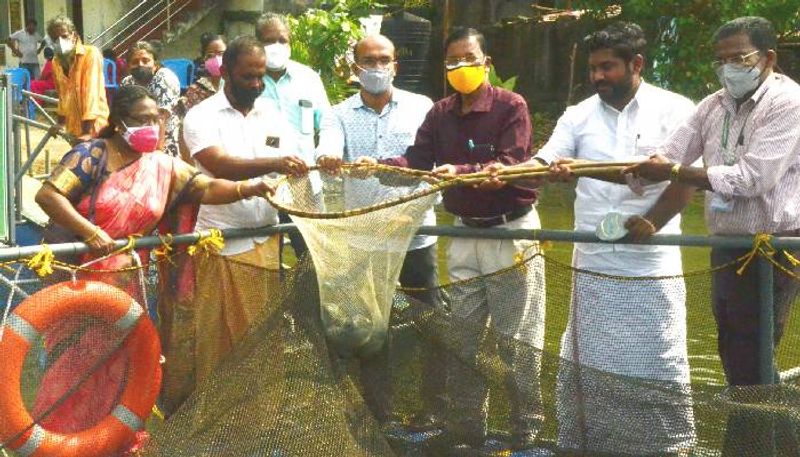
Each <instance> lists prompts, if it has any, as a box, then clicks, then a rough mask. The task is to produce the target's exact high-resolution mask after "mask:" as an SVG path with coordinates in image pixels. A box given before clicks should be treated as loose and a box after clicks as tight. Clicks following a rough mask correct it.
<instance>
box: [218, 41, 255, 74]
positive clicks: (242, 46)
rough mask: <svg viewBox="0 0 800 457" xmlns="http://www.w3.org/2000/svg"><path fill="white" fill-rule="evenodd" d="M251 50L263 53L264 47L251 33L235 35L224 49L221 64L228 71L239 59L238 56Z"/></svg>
mask: <svg viewBox="0 0 800 457" xmlns="http://www.w3.org/2000/svg"><path fill="white" fill-rule="evenodd" d="M253 52H254V53H256V54H259V53H260V54H262V55H263V54H264V47H263V46H261V42H260V41H258V40H257V39H256V37H254V36H251V35H242V36H239V37H236V39H234V40H233V41H231V42H230V43H229V44H228V48H227V49H225V53H224V54H222V65H224V66H225V68H228V71H230V69H231V68H233V67H235V66H236V63H237V62H238V61H239V56H241V55H247V54H250V53H253Z"/></svg>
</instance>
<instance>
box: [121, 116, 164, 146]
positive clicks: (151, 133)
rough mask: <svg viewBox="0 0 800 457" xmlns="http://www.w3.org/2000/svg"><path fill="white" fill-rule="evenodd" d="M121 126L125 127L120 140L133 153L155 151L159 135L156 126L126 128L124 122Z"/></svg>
mask: <svg viewBox="0 0 800 457" xmlns="http://www.w3.org/2000/svg"><path fill="white" fill-rule="evenodd" d="M122 125H123V126H124V127H125V131H124V132H122V138H123V139H124V140H125V141H126V142H127V143H128V144H129V145H130V146H131V148H133V150H134V151H136V152H139V153H146V152H153V151H155V150H156V148H157V147H158V134H159V133H160V129H159V126H158V125H143V126H141V127H128V126H127V125H125V123H124V122H123V123H122Z"/></svg>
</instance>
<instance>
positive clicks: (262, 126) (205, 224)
mask: <svg viewBox="0 0 800 457" xmlns="http://www.w3.org/2000/svg"><path fill="white" fill-rule="evenodd" d="M290 128H291V127H290V126H289V125H288V124H287V123H286V121H285V120H284V119H283V117H282V116H281V115H280V114H279V113H277V112H276V111H275V110H274V108H272V106H271V105H270V104H269V103H268V102H267V101H266V100H263V99H257V100H256V102H255V105H254V106H253V109H252V110H251V111H250V112H249V113H247V116H244V115H243V114H242V113H241V112H239V111H237V110H236V109H234V108H233V107H232V106H231V104H230V102H229V101H228V98H227V97H226V96H225V92H224V91H219V92H217V93H216V94H214V95H212V96H211V97H209V98H207V99H206V100H204V101H202V102H201V103H200V104H198V105H196V106H195V107H194V108H192V109H191V110H189V112H188V113H187V114H186V117H185V118H184V121H183V138H184V140H185V141H186V145H187V146H188V148H189V152H190V154H191V155H192V157H194V155H195V154H197V153H198V152H200V151H202V150H204V149H206V148H208V147H211V146H219V147H221V148H222V149H224V150H225V152H226V153H227V154H228V155H230V156H234V157H240V158H244V159H256V158H267V157H281V156H285V155H287V153H284V152H283V151H284V150H287V151H294V150H295V148H296V145H295V144H294V136H293V135H291V134H288V135H287V133H286V132H291V130H288V129H290ZM270 137H277V138H279V139H280V140H279V141H280V143H279V148H274V147H271V146H267V140H268V139H269V138H270ZM292 153H293V152H292ZM197 166H198V168H199V169H200V170H201V171H203V172H204V173H205V174H207V175H209V176H214V175H213V174H212V173H210V172H209V171H208V170H206V169H205V168H203V166H202V165H201V164H200V163H197ZM277 223H278V212H277V210H276V209H275V208H274V207H273V206H272V205H270V204H269V203H268V202H267V200H265V199H263V198H258V197H254V198H250V199H246V200H240V201H238V202H235V203H228V204H225V205H201V206H200V212H199V214H198V215H197V226H196V227H197V229H198V230H205V229H209V228H219V229H226V228H251V227H264V226H267V225H275V224H277ZM266 239H267V237H255V238H244V239H237V240H225V248H224V249H223V250H222V254H223V255H235V254H240V253H242V252H246V251H249V250H250V249H253V243H254V242H258V243H262V242H264V240H266Z"/></svg>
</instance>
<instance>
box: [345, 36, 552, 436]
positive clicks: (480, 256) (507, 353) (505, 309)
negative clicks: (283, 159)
mask: <svg viewBox="0 0 800 457" xmlns="http://www.w3.org/2000/svg"><path fill="white" fill-rule="evenodd" d="M485 49H486V45H485V40H484V37H483V35H481V33H480V32H478V31H477V30H475V29H458V30H455V31H454V32H453V33H452V34H451V35H450V36H449V37H448V39H447V40H446V42H445V56H446V57H445V66H446V68H447V70H448V75H447V79H448V81H449V82H450V85H451V86H453V88H454V89H456V90H457V91H458V93H456V94H453V95H451V96H449V97H447V98H444V99H443V100H440V101H439V102H437V103H436V104H435V105H434V106H433V108H432V109H431V110H430V111H429V112H428V114H427V116H426V118H425V121H424V122H423V124H422V126H421V127H420V128H419V130H418V131H417V136H416V139H415V141H414V145H413V146H410V147H409V148H408V149H407V151H406V153H405V154H404V155H403V156H399V157H392V158H388V159H382V160H380V163H383V164H388V165H395V166H401V167H409V168H414V169H420V170H431V169H432V170H433V171H435V172H436V173H438V174H440V175H442V176H452V175H458V174H464V173H472V172H477V171H480V170H481V169H483V167H486V166H487V165H489V164H492V163H496V162H502V163H504V164H506V165H512V164H517V163H521V162H525V161H526V160H528V159H529V158H530V157H531V155H530V152H529V151H530V144H531V122H530V118H529V115H528V106H527V104H526V103H525V100H524V99H523V98H522V97H521V96H519V95H517V94H515V93H513V92H509V91H506V90H503V89H499V88H496V87H492V86H491V85H490V84H489V83H488V78H487V75H488V72H489V66H490V64H491V58H490V57H489V56H487V55H486V52H485ZM356 162H357V163H377V162H378V161H376V160H375V159H373V158H370V157H362V158H359V159H356ZM443 199H444V206H445V208H446V209H447V210H448V211H449V212H451V213H453V214H454V215H455V216H457V218H456V225H466V226H468V227H494V228H505V229H520V228H525V229H535V228H539V227H540V225H539V216H538V214H537V213H536V209H535V208H534V207H533V203H534V202H535V201H536V191H535V190H533V189H530V188H525V187H521V186H516V185H509V186H505V187H503V188H502V189H498V190H494V191H489V192H486V191H482V190H479V189H476V188H472V187H468V186H465V187H456V188H451V189H448V190H445V191H444V195H443ZM537 249H538V245H537V244H536V243H534V242H532V241H519V240H489V239H467V238H454V239H453V240H452V241H451V243H450V247H449V251H448V272H449V274H450V279H451V280H452V281H463V282H460V283H459V284H457V285H456V286H455V287H454V289H453V296H452V318H453V322H452V326H451V327H452V332H453V335H452V337H453V341H454V342H456V344H457V347H458V348H459V353H458V354H456V357H455V358H454V359H457V361H456V362H454V363H453V364H452V366H450V367H449V370H448V371H449V375H448V386H449V387H450V389H451V391H450V396H451V399H452V402H451V403H452V410H451V411H450V414H449V415H450V421H449V422H450V423H449V426H448V432H447V433H446V434H444V435H443V437H442V438H441V439H439V440H437V441H438V443H439V444H443V445H446V446H447V447H451V446H452V447H455V448H457V449H458V448H469V447H472V448H480V447H482V446H483V444H484V441H485V438H486V399H487V393H488V387H487V385H486V383H485V382H484V381H483V379H482V378H480V377H478V376H476V375H475V373H476V363H477V362H476V361H477V354H478V349H479V342H480V339H481V338H480V336H481V332H482V331H483V330H484V328H485V327H486V325H487V322H491V325H492V327H493V329H494V331H495V332H497V333H498V334H499V335H500V336H501V338H500V343H499V346H500V347H499V352H500V356H501V357H502V359H503V361H504V362H505V363H506V364H507V365H508V367H509V372H508V376H509V379H508V380H507V381H508V382H506V383H505V385H507V386H508V387H509V395H508V398H509V403H510V408H511V411H510V418H511V424H512V432H513V436H512V447H513V448H515V449H523V448H525V447H528V446H529V445H531V444H532V441H533V440H534V439H535V437H536V434H537V433H538V431H539V429H540V427H541V423H542V408H541V392H540V388H539V371H540V366H541V359H540V354H541V349H542V345H543V340H544V296H545V291H544V265H543V263H542V259H541V258H540V257H537V258H535V259H533V260H531V261H530V262H529V263H528V264H527V265H526V267H527V268H514V269H510V270H509V271H507V272H502V273H499V274H494V273H497V272H498V271H499V270H502V269H504V268H507V267H512V266H514V265H515V262H517V261H518V260H517V259H519V258H520V256H524V258H527V257H529V256H532V255H533V254H534V253H535V252H536V251H537ZM487 275H489V276H487ZM477 276H485V277H484V278H483V279H482V280H479V281H465V280H467V279H470V278H474V277H477ZM490 318H491V319H490Z"/></svg>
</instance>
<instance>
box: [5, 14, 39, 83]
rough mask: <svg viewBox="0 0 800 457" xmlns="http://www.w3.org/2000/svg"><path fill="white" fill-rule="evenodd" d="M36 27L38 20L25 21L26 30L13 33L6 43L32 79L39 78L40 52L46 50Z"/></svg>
mask: <svg viewBox="0 0 800 457" xmlns="http://www.w3.org/2000/svg"><path fill="white" fill-rule="evenodd" d="M36 25H37V23H36V20H35V19H33V18H29V19H28V20H27V21H25V28H24V29H20V30H17V31H16V32H14V33H12V34H11V36H9V37H8V40H7V41H6V44H8V47H10V48H11V53H12V54H14V56H15V57H18V58H19V66H20V67H21V68H25V69H27V70H28V72H30V74H31V79H38V78H39V52H41V50H42V49H43V48H44V43H42V36H41V35H39V33H38V32H37V31H36ZM40 43H42V45H41V46H40Z"/></svg>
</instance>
